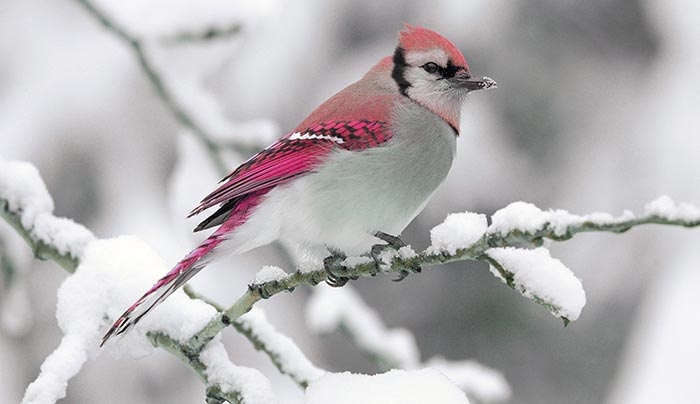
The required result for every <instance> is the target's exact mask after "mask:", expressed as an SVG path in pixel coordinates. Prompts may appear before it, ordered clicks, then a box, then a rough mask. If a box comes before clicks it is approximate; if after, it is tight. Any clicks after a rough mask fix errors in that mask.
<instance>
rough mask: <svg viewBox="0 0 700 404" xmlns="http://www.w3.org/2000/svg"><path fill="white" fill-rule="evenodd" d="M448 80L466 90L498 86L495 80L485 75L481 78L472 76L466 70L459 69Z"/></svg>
mask: <svg viewBox="0 0 700 404" xmlns="http://www.w3.org/2000/svg"><path fill="white" fill-rule="evenodd" d="M450 81H452V83H453V84H454V86H455V87H457V88H465V89H467V90H468V91H474V90H488V89H489V88H496V87H497V86H498V85H497V84H496V81H495V80H493V79H491V78H489V77H486V76H484V77H481V78H475V77H472V76H471V74H469V72H468V71H467V70H460V71H459V72H457V74H455V75H454V77H452V78H451V79H450Z"/></svg>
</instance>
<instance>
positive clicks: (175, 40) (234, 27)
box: [158, 24, 243, 45]
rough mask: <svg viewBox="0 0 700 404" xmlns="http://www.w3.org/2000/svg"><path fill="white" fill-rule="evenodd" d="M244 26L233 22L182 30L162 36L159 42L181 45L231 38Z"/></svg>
mask: <svg viewBox="0 0 700 404" xmlns="http://www.w3.org/2000/svg"><path fill="white" fill-rule="evenodd" d="M242 29H243V27H242V26H241V25H240V24H231V25H229V26H222V27H208V28H203V29H200V30H196V31H181V32H178V33H176V34H174V35H168V36H164V37H161V38H160V39H159V40H158V42H160V43H161V44H163V45H179V44H183V43H198V42H208V41H212V40H217V39H229V38H232V37H235V36H237V35H238V34H239V33H240V32H241V31H242Z"/></svg>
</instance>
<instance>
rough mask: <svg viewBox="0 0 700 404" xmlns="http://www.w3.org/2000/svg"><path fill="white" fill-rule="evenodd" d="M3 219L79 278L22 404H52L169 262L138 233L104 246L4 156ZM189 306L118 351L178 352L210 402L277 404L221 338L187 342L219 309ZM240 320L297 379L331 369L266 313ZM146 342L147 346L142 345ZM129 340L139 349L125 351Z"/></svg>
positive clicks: (172, 308)
mask: <svg viewBox="0 0 700 404" xmlns="http://www.w3.org/2000/svg"><path fill="white" fill-rule="evenodd" d="M0 213H2V217H3V218H4V219H5V220H6V221H7V222H8V223H10V224H11V225H12V227H13V228H14V229H15V230H16V231H17V232H18V233H19V234H20V235H21V236H22V237H23V238H24V239H25V240H26V242H27V244H29V245H30V246H31V247H32V249H33V250H34V251H35V254H36V255H37V257H39V258H42V259H50V260H53V261H55V262H57V263H59V264H60V265H61V266H62V267H64V268H65V269H66V270H67V271H68V272H70V273H72V274H73V275H72V276H71V277H69V278H68V279H66V281H65V282H64V283H63V285H61V288H60V289H59V292H58V306H57V314H56V317H57V319H58V322H59V326H60V327H61V329H62V330H63V332H64V337H63V338H62V340H61V343H60V344H59V346H58V347H57V348H56V350H55V351H54V352H53V353H52V354H51V355H49V356H48V357H47V358H46V360H45V361H44V364H43V365H42V371H41V373H40V374H39V377H38V378H37V379H36V380H35V381H34V382H33V383H32V384H30V386H29V387H28V388H27V391H26V393H25V397H24V400H23V403H27V404H28V403H32V404H44V403H46V404H50V403H54V402H55V401H56V400H58V399H60V398H61V397H64V396H65V391H66V386H67V383H68V381H69V379H71V378H72V377H73V376H75V375H76V374H77V373H78V372H79V371H80V369H81V368H82V366H83V364H84V363H85V362H86V361H87V360H88V358H90V357H95V356H97V355H98V354H99V353H101V352H102V351H100V350H99V349H98V347H99V340H100V336H101V335H102V334H103V333H104V330H105V328H106V327H107V326H108V325H109V322H110V321H111V320H110V319H113V318H114V317H115V316H117V315H118V314H119V310H121V309H122V308H123V307H124V306H125V305H127V304H128V303H129V302H130V301H131V300H133V299H134V296H133V293H134V291H138V290H140V289H143V288H145V287H147V286H148V285H149V284H150V283H152V282H153V281H154V279H157V277H158V276H160V274H161V273H162V272H163V271H164V270H165V269H166V267H165V263H163V262H162V260H160V258H159V257H157V256H156V255H155V254H154V253H153V252H152V251H151V250H150V249H149V248H148V247H147V246H145V244H143V243H142V242H140V241H139V240H137V239H135V238H133V237H121V238H117V239H113V240H98V239H96V238H95V237H94V236H93V235H92V233H91V232H90V231H89V230H87V229H86V228H85V227H83V226H81V225H79V224H77V223H75V222H73V221H71V220H69V219H66V218H58V217H56V216H54V215H53V200H52V198H51V196H50V195H49V193H48V191H47V190H46V186H45V185H44V183H43V181H42V180H41V178H40V176H39V173H38V172H37V170H36V168H34V166H32V165H31V164H28V163H21V162H6V161H4V160H2V159H0ZM188 300H189V299H187V297H185V295H184V293H176V294H175V295H174V296H173V297H172V298H171V299H170V300H169V302H168V304H166V306H165V309H164V310H160V314H156V318H155V319H154V321H151V322H150V323H147V324H144V326H143V328H142V329H141V330H136V331H135V332H134V336H128V337H127V338H125V339H126V340H128V341H119V342H117V343H115V346H114V347H113V348H111V349H114V350H116V351H120V350H122V351H123V350H126V352H136V353H135V354H136V355H142V354H143V351H144V350H148V349H149V347H148V345H151V344H152V345H153V346H156V347H161V348H163V349H165V350H167V351H169V352H171V353H172V354H174V355H175V356H177V357H178V358H180V359H182V360H183V362H185V363H186V364H188V365H189V366H190V367H191V368H192V369H193V370H194V371H195V372H196V373H197V374H198V375H199V376H200V378H201V379H202V380H203V381H204V382H205V383H206V384H207V386H208V388H207V395H208V398H207V400H208V402H223V401H228V402H231V403H251V404H252V403H271V404H272V403H276V402H277V400H276V398H275V397H274V394H273V393H272V390H271V388H270V386H269V382H268V381H267V379H266V378H265V377H264V376H262V375H261V374H260V373H259V372H257V371H255V370H253V369H247V368H242V367H237V366H235V365H233V363H231V362H230V361H229V360H228V356H227V355H226V353H225V349H224V348H223V345H222V344H221V342H220V341H219V340H218V339H212V340H211V341H209V343H208V344H206V346H198V347H196V348H193V347H191V346H189V345H188V344H187V343H186V342H182V341H187V340H188V339H190V337H191V335H192V334H193V333H194V332H195V331H197V330H199V329H201V328H202V325H204V324H205V323H207V321H209V319H210V318H211V317H212V315H213V314H214V313H215V310H212V309H211V305H212V303H211V302H209V301H208V300H207V301H206V302H205V301H201V300H202V299H199V300H200V301H199V302H197V304H193V303H188ZM236 324H237V325H238V326H239V327H240V328H241V329H242V334H243V335H245V336H247V337H249V338H250V340H251V342H252V343H253V344H254V345H255V347H256V348H257V349H260V350H264V351H266V353H267V354H268V355H269V356H270V357H271V358H274V362H275V364H277V365H278V366H280V367H281V371H282V372H283V373H286V374H289V375H290V376H291V377H292V378H293V379H294V380H296V381H297V382H298V383H303V384H308V383H309V382H311V381H313V380H314V379H315V378H318V377H320V375H322V374H323V373H324V371H322V370H320V369H318V368H315V367H314V366H313V365H311V363H310V362H309V361H308V360H307V359H306V358H305V357H304V356H303V354H302V353H301V351H299V350H298V348H297V349H296V350H295V349H294V348H296V347H291V346H290V345H293V344H292V343H291V340H289V339H288V338H287V337H286V336H284V335H282V334H281V333H279V332H278V331H276V330H274V328H273V327H272V326H271V325H269V324H268V323H267V321H266V319H265V318H264V315H263V314H262V313H261V312H257V315H256V316H255V317H252V316H251V317H246V318H242V319H239V320H238V321H237V323H236ZM258 328H259V329H258ZM144 334H145V337H147V338H146V339H144V338H143V337H144ZM144 340H147V341H149V342H148V343H146V344H144ZM125 342H126V345H131V347H130V348H126V347H125ZM295 366H296V368H295ZM244 381H245V383H244Z"/></svg>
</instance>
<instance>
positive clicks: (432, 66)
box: [421, 62, 440, 73]
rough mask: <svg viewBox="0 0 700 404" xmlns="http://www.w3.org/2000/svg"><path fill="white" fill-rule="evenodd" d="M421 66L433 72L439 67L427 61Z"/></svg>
mask: <svg viewBox="0 0 700 404" xmlns="http://www.w3.org/2000/svg"><path fill="white" fill-rule="evenodd" d="M421 67H422V68H423V70H425V71H426V72H428V73H435V72H436V71H438V69H440V67H438V65H437V64H436V63H433V62H428V63H426V64H424V65H423V66H421Z"/></svg>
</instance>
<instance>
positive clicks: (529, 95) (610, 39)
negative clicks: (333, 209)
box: [0, 0, 700, 404]
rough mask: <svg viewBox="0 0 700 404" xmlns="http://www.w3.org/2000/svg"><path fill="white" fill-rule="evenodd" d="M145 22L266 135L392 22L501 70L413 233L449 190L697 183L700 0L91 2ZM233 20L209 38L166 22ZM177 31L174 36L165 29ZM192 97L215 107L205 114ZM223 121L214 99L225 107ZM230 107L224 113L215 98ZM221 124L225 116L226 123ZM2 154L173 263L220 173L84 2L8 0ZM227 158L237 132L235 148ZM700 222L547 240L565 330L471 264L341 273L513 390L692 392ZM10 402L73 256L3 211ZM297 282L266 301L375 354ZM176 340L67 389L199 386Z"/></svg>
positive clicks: (126, 20)
mask: <svg viewBox="0 0 700 404" xmlns="http://www.w3.org/2000/svg"><path fill="white" fill-rule="evenodd" d="M95 4H97V5H98V6H100V7H101V8H102V9H103V10H104V11H105V12H108V13H109V14H110V15H112V16H113V17H114V18H115V19H116V20H117V21H119V22H120V23H121V24H123V26H124V27H126V29H128V30H129V31H130V32H132V33H133V34H134V35H136V36H138V37H142V38H148V39H149V40H152V45H153V46H152V48H151V49H149V51H151V52H152V53H150V55H151V56H152V57H153V62H154V65H156V67H157V70H158V72H159V73H161V74H162V75H163V77H165V78H166V79H167V82H168V84H169V85H171V86H172V88H173V91H176V93H177V95H178V96H179V97H181V101H182V102H183V103H184V104H186V105H188V107H190V108H192V110H193V111H194V112H195V113H196V114H198V115H197V116H200V117H208V116H213V115H216V114H218V116H223V117H225V121H226V122H229V123H230V125H229V126H222V125H217V124H212V125H213V126H214V127H215V130H213V131H214V132H220V133H221V139H229V140H231V141H235V140H236V139H247V140H246V142H247V143H246V144H248V145H249V147H250V148H255V147H261V146H264V144H265V143H266V142H267V141H269V140H270V139H272V138H274V137H275V136H278V135H282V134H284V132H285V131H287V130H290V129H291V128H293V127H294V126H296V124H297V123H298V122H299V121H300V120H301V119H303V117H305V116H306V114H308V113H309V112H310V111H311V110H312V109H313V108H315V107H316V106H317V105H318V104H319V103H320V102H322V101H323V100H324V99H326V98H327V97H329V96H330V95H332V94H333V93H335V92H336V91H338V90H339V89H341V88H342V87H344V86H345V85H347V84H349V83H350V82H352V81H354V80H357V79H358V78H359V77H360V76H361V75H362V74H364V72H365V71H366V70H368V69H369V67H370V66H372V65H373V64H374V63H375V62H376V61H377V60H378V59H379V58H380V57H382V56H385V55H388V54H391V53H392V51H393V48H394V46H395V43H396V35H397V32H398V31H399V30H400V29H401V27H402V23H403V22H404V21H406V22H409V23H411V24H415V25H422V26H425V27H428V28H431V29H434V30H436V31H438V32H440V33H442V34H444V35H445V36H446V37H447V38H449V39H451V40H452V41H453V42H454V43H455V44H456V45H457V47H458V48H459V49H461V50H462V52H463V53H464V54H465V56H466V58H467V60H468V62H469V64H470V67H471V70H472V72H473V73H474V74H476V75H488V76H489V77H492V78H494V79H495V80H497V81H498V84H499V86H498V89H497V90H494V91H488V92H478V93H474V94H473V95H471V97H470V99H469V101H468V102H467V104H466V105H465V106H464V109H463V116H462V123H461V127H462V131H461V136H460V139H459V142H458V156H457V160H456V162H455V165H454V167H453V170H452V172H451V174H450V176H449V178H448V179H447V181H446V183H445V184H444V185H443V186H442V187H441V188H440V190H439V191H438V193H437V194H436V196H435V197H434V199H433V200H432V202H431V203H430V204H429V205H428V207H427V208H426V210H425V211H424V212H423V213H422V214H421V215H420V216H419V217H418V218H417V219H416V220H415V221H414V222H413V223H412V224H411V225H410V227H409V228H408V229H407V230H406V231H405V232H404V240H406V241H407V242H409V243H410V244H412V245H413V246H414V248H415V249H417V250H418V249H423V248H425V247H426V246H427V245H428V244H429V242H430V241H429V230H430V229H431V228H432V227H433V226H434V225H436V224H438V223H440V222H441V221H442V220H443V219H444V217H445V216H446V215H447V213H449V212H458V211H464V210H469V211H473V212H480V213H486V214H491V213H493V212H494V211H495V210H497V209H499V208H501V207H504V206H505V205H507V204H508V203H510V202H512V201H516V200H524V201H528V202H532V203H535V204H536V205H538V206H539V207H540V208H543V209H546V208H561V209H567V210H569V211H571V212H573V213H588V212H592V211H604V212H610V213H613V214H620V213H622V211H623V210H624V209H631V210H633V211H636V212H640V211H641V210H642V208H643V205H644V204H645V203H646V202H648V201H650V200H652V199H654V198H656V197H657V196H659V195H661V194H667V195H669V196H670V197H672V198H673V199H674V200H677V201H688V202H692V203H695V204H698V203H700V162H698V155H699V154H700V132H699V131H698V128H700V113H699V112H700V79H698V72H699V71H700V2H697V1H694V0H623V1H615V2H610V1H604V0H593V1H587V2H576V1H569V0H559V1H557V0H523V1H520V0H455V1H446V0H445V1H431V2H426V1H418V0H413V1H383V2H370V1H350V0H341V1H323V0H306V1H303V0H302V1H294V2H285V1H274V0H269V1H262V2H251V3H250V4H246V3H243V4H220V2H216V1H202V2H187V1H165V0H159V1H152V0H150V1H137V0H132V1H122V2H117V1H110V0H100V1H95ZM231 23H233V24H234V25H236V26H240V30H239V31H236V33H235V34H231V35H225V36H224V37H223V38H218V39H213V40H209V41H192V42H187V41H183V42H180V43H177V41H168V38H172V37H174V36H176V35H177V34H178V33H180V32H186V31H197V30H198V29H199V28H201V27H208V26H226V24H231ZM173 42H174V43H173ZM202 119H204V118H202ZM217 119H218V118H217ZM221 119H222V121H223V120H224V118H221ZM227 136H228V138H227ZM0 155H1V156H2V157H3V158H5V159H18V160H27V161H30V162H32V163H33V164H35V165H36V166H37V167H38V168H39V171H40V172H41V174H42V176H43V178H44V180H45V181H46V182H47V186H48V188H49V191H50V192H51V194H52V195H53V197H54V199H55V204H56V213H57V214H58V215H62V216H67V217H70V218H73V219H74V220H76V221H77V222H79V223H82V224H85V225H86V226H87V227H88V228H90V229H91V230H93V231H94V232H95V234H96V235H97V236H98V237H101V238H109V237H115V236H117V235H121V234H134V235H137V236H139V237H141V238H143V239H144V240H146V241H147V242H148V243H149V244H150V245H151V246H152V247H153V248H154V249H156V251H158V253H159V254H161V255H162V256H163V257H164V258H165V259H166V260H167V261H168V262H173V263H174V262H176V261H177V260H178V259H179V258H181V256H182V255H183V254H184V253H186V252H187V251H189V248H190V247H192V246H194V245H195V244H196V243H197V241H198V240H199V239H200V237H201V236H200V235H192V234H191V233H190V230H191V229H192V228H193V227H194V225H195V224H196V219H195V220H189V221H187V220H185V219H184V217H185V215H186V213H187V212H189V210H190V209H191V208H192V207H193V206H194V205H195V204H196V202H197V201H198V200H199V199H201V197H202V196H204V195H205V194H206V193H207V192H208V191H209V190H211V189H212V188H213V187H214V185H215V184H216V182H217V181H218V179H219V178H220V174H219V173H218V172H217V171H216V168H215V166H214V165H213V164H212V163H211V160H210V159H208V158H207V155H206V153H205V152H204V150H203V149H202V147H201V143H200V142H198V141H197V139H196V138H195V137H193V136H191V134H189V133H188V132H187V131H185V130H183V128H182V127H181V126H180V125H179V123H178V122H177V121H176V120H175V119H174V118H173V115H172V113H171V111H170V110H168V109H167V107H166V106H165V105H164V104H163V102H162V101H161V100H160V99H159V98H158V97H157V96H156V94H155V92H154V91H153V88H152V86H151V84H150V83H149V82H148V80H147V79H146V77H145V75H144V73H143V71H142V69H141V68H140V66H139V64H138V62H137V60H136V58H135V57H134V54H133V52H132V51H131V49H130V48H129V47H128V46H126V45H125V44H124V42H123V41H121V40H119V39H118V38H117V37H116V36H115V35H114V34H113V33H110V32H109V31H107V30H105V29H104V27H103V26H101V25H100V24H99V23H98V22H96V20H95V18H94V17H93V16H92V15H90V14H89V13H88V12H87V11H86V9H85V8H84V7H83V6H82V5H81V4H79V2H78V1H77V0H52V1H48V0H0ZM225 155H226V164H227V165H228V167H230V168H233V167H235V166H236V164H238V163H240V162H242V161H243V160H245V159H246V158H247V157H248V155H245V153H234V152H227V153H226V154H225ZM698 245H700V233H699V232H698V231H697V230H684V229H678V228H662V227H644V228H635V229H633V230H632V231H630V232H629V233H627V234H624V235H611V234H584V235H579V236H577V237H576V238H575V239H574V240H570V241H567V242H565V243H561V244H555V245H553V246H552V254H553V255H554V256H555V257H557V258H559V259H561V260H562V261H563V262H564V263H565V264H566V265H567V266H568V267H569V268H570V269H571V270H572V271H573V272H574V273H576V274H577V276H579V277H580V278H582V280H583V284H584V287H585V289H586V292H587V298H588V303H587V306H586V307H585V308H584V311H583V313H582V316H581V318H580V319H579V320H578V321H576V322H575V323H573V324H571V325H569V326H568V327H567V328H564V327H563V326H562V324H561V322H560V321H559V320H558V319H556V318H555V317H553V316H551V315H550V314H549V313H548V312H547V311H546V310H544V309H543V308H541V307H539V306H538V305H536V304H535V303H533V302H532V301H529V300H527V299H524V298H523V297H521V296H520V295H519V294H518V293H515V292H514V291H512V290H510V289H508V288H506V287H504V286H503V285H502V284H501V283H500V281H498V280H497V279H495V278H494V277H493V276H492V275H491V274H490V273H489V272H488V269H487V268H486V267H485V266H484V265H481V264H473V263H456V264H450V265H446V266H444V267H439V268H430V269H429V270H426V271H424V272H423V274H421V275H419V276H410V277H408V278H407V279H406V280H405V281H403V282H401V283H393V282H391V281H390V280H389V278H388V277H379V278H377V279H374V278H373V279H363V280H359V281H357V282H353V285H354V286H355V287H356V289H357V290H358V292H359V293H360V295H362V297H363V298H364V299H365V300H366V302H367V303H368V304H369V305H371V306H372V307H374V308H375V309H376V310H377V311H378V312H379V314H380V316H381V317H382V318H383V320H384V321H385V322H386V323H387V325H389V326H391V327H405V328H407V329H408V330H410V331H411V332H413V333H414V334H415V337H416V340H417V343H418V346H419V347H420V350H421V352H422V356H423V358H429V357H432V356H435V355H441V356H444V357H446V358H448V359H454V360H461V359H464V358H474V359H476V360H478V361H480V362H481V363H483V364H485V365H487V366H490V367H493V368H496V369H498V370H500V371H501V372H503V374H504V376H505V377H506V378H507V380H508V381H509V382H510V384H511V387H512V390H513V398H512V399H511V401H510V402H512V403H519V404H550V403H551V404H555V403H607V404H631V403H657V402H673V403H677V404H684V403H689V404H690V403H697V402H698V397H700V385H699V384H698V383H697V378H698V376H700V344H698V343H697V341H700V326H699V325H698V322H697V321H696V320H697V312H698V309H700V294H698V293H697V290H698V287H700V249H698ZM0 254H2V256H3V257H4V261H3V262H5V261H7V262H12V264H13V267H15V268H17V269H18V270H17V272H16V273H14V275H13V276H12V279H11V280H10V279H9V277H8V276H7V273H9V272H8V271H2V272H3V273H5V275H4V278H3V280H2V281H0V287H2V289H0V305H1V306H0V312H1V318H0V319H1V320H2V321H1V323H2V329H1V330H0V374H2V375H3V376H2V378H0V379H2V381H0V402H3V403H12V402H18V401H19V400H20V399H21V396H22V394H23V392H24V389H25V388H26V386H27V385H28V384H29V383H30V382H31V381H32V380H33V379H34V378H35V377H36V375H37V374H38V371H39V367H40V365H41V362H42V360H43V359H44V357H45V356H46V355H47V354H49V353H50V352H51V351H52V350H53V349H54V348H55V347H56V346H57V344H58V341H59V340H60V336H61V334H60V330H59V329H58V327H57V325H56V321H55V318H54V311H55V303H56V290H57V288H58V286H59V285H60V283H61V281H62V280H63V279H65V278H66V276H67V274H66V273H65V272H64V271H63V270H62V269H60V268H59V267H58V266H57V265H55V264H53V263H50V262H49V263H42V262H36V261H33V260H32V257H31V252H30V251H29V249H28V248H27V247H26V246H25V245H24V243H23V241H22V240H21V239H20V238H19V237H18V236H17V235H16V234H15V233H14V232H13V231H12V230H11V229H10V228H9V226H7V225H6V224H5V223H0ZM264 264H276V265H280V266H282V267H284V268H287V269H291V268H290V267H289V263H288V261H287V259H286V258H285V256H284V254H281V253H280V252H279V249H277V248H275V247H269V248H263V249H260V250H256V251H253V252H251V253H248V254H246V255H245V256H243V257H236V258H232V259H229V260H225V261H223V262H221V263H218V264H216V265H213V266H212V268H211V269H209V270H207V271H205V272H203V273H202V274H201V275H199V276H198V277H196V278H195V279H194V281H193V282H192V283H193V285H194V287H195V288H196V290H198V291H199V292H201V293H203V294H206V295H207V296H210V297H212V298H214V299H215V300H217V301H219V302H221V303H222V304H225V305H228V304H230V303H232V302H233V301H234V300H235V299H236V298H237V297H238V296H239V295H240V294H241V293H243V291H244V290H245V287H246V284H247V283H248V282H249V281H250V279H252V276H253V274H254V273H255V272H256V271H257V270H258V269H259V268H260V267H261V266H262V265H264ZM310 293H311V292H310V290H308V289H307V290H297V291H296V292H295V293H293V294H286V295H278V296H276V297H275V298H273V299H271V300H270V301H266V302H264V304H263V305H262V307H264V308H265V309H266V310H267V312H268V316H269V317H270V319H271V321H272V322H273V323H274V324H275V325H276V326H277V328H278V329H280V330H281V331H283V332H285V333H287V334H289V335H290V336H292V337H293V338H294V339H295V340H296V342H297V343H298V344H299V345H300V346H301V348H302V349H303V350H304V352H305V353H307V355H308V356H309V357H310V358H311V359H312V360H313V361H314V362H315V363H316V364H318V365H319V366H321V367H324V368H326V369H329V370H334V371H344V370H349V371H354V372H365V373H371V372H375V371H376V368H375V367H374V365H373V364H372V362H371V361H370V360H369V359H367V358H366V357H365V356H363V355H362V353H361V352H360V351H359V350H358V349H357V348H356V347H355V346H354V345H353V344H352V343H351V342H350V341H349V339H348V338H347V337H344V336H343V335H340V334H333V335H330V336H323V337H319V336H315V335H312V334H311V333H310V332H309V331H308V328H307V327H306V325H305V322H306V320H305V318H304V310H305V309H304V304H305V302H306V301H307V299H308V297H309V294H310ZM225 340H226V344H227V346H228V347H229V353H230V356H231V359H232V360H233V361H234V362H235V363H237V364H243V365H250V366H254V367H258V368H260V369H261V370H263V372H264V373H265V374H266V375H267V376H269V377H270V378H271V379H272V381H273V384H274V386H275V389H276V390H277V391H278V392H279V394H280V397H281V398H282V401H283V402H285V403H298V402H302V400H303V394H302V392H300V391H299V390H298V388H297V387H296V386H295V385H293V384H292V383H291V382H290V381H288V380H287V379H286V378H284V377H281V376H278V375H277V372H276V370H275V369H274V368H272V366H271V365H270V364H269V363H268V360H267V358H266V357H264V356H263V355H261V354H258V353H256V352H255V351H253V349H252V348H251V347H250V344H249V343H248V342H247V341H246V340H244V339H242V338H241V337H238V336H237V335H235V333H233V332H232V331H226V332H225ZM203 392H204V387H203V386H202V385H201V383H200V382H199V380H198V379H197V378H196V376H195V374H194V373H193V372H191V371H190V369H188V368H187V367H185V366H183V365H182V364H181V363H179V361H178V360H177V359H176V358H174V357H172V356H171V355H169V354H167V353H164V352H157V353H156V354H154V355H153V356H150V357H147V358H144V359H141V360H138V361H134V360H133V359H131V358H112V357H110V356H109V355H102V356H100V357H99V358H97V359H96V360H94V361H91V362H89V363H88V364H87V365H86V367H85V368H84V369H83V371H82V372H81V373H80V374H79V375H78V376H77V377H76V378H75V379H74V380H73V381H72V383H71V384H70V385H69V387H68V396H67V398H66V399H64V400H63V401H62V402H65V403H82V402H101V403H123V402H153V403H185V402H198V401H199V402H201V401H202V400H203V399H202V397H203Z"/></svg>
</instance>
